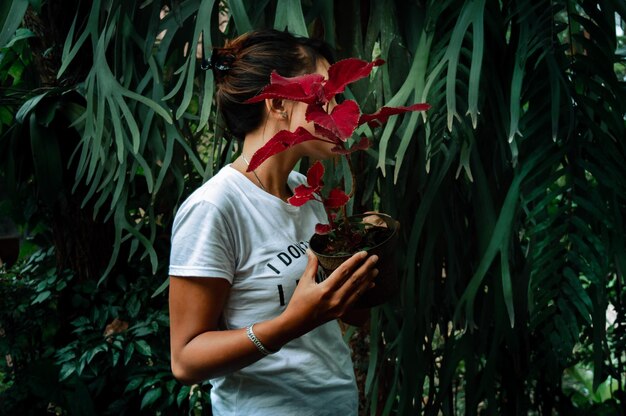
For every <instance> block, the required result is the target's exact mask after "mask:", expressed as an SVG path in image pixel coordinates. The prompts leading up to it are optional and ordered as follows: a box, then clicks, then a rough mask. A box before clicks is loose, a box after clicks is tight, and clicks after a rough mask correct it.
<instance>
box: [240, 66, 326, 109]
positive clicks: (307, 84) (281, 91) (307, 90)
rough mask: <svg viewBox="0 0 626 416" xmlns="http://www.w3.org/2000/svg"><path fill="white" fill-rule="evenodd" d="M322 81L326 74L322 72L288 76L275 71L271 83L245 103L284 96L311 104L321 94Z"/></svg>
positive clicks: (284, 97)
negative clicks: (321, 73)
mask: <svg viewBox="0 0 626 416" xmlns="http://www.w3.org/2000/svg"><path fill="white" fill-rule="evenodd" d="M322 81H324V76H323V75H320V74H306V75H299V76H297V77H289V78H287V77H283V76H281V75H279V74H278V73H277V72H276V71H273V72H272V75H271V76H270V84H269V85H266V86H265V88H263V90H261V92H260V93H259V94H257V95H255V96H254V97H252V98H250V99H248V100H246V101H245V103H258V102H259V101H263V100H265V99H268V98H283V99H287V100H294V101H302V102H304V103H309V104H311V103H314V102H316V101H317V100H316V98H317V97H318V96H320V95H321V90H322Z"/></svg>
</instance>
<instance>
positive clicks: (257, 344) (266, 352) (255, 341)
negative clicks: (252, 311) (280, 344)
mask: <svg viewBox="0 0 626 416" xmlns="http://www.w3.org/2000/svg"><path fill="white" fill-rule="evenodd" d="M253 326H254V324H252V325H250V326H248V327H247V328H246V334H247V335H248V338H249V339H250V341H252V343H253V344H254V346H255V347H256V348H257V350H259V351H260V352H261V353H262V354H263V355H270V354H275V353H277V352H278V351H270V350H268V349H267V348H265V345H263V343H262V342H261V341H259V339H258V338H257V337H256V335H254V331H252V327H253Z"/></svg>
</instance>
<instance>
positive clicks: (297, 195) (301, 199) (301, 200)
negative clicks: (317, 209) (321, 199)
mask: <svg viewBox="0 0 626 416" xmlns="http://www.w3.org/2000/svg"><path fill="white" fill-rule="evenodd" d="M316 191H317V189H314V188H311V187H308V186H306V185H298V186H297V187H296V189H294V190H293V196H290V197H289V198H288V199H287V202H288V203H289V204H291V205H293V206H295V207H300V206H302V205H304V204H306V203H307V202H309V201H310V200H312V199H315V192H316Z"/></svg>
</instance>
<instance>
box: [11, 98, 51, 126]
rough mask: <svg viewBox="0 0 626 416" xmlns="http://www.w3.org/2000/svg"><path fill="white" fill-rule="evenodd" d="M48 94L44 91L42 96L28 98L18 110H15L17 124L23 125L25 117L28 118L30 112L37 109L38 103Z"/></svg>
mask: <svg viewBox="0 0 626 416" xmlns="http://www.w3.org/2000/svg"><path fill="white" fill-rule="evenodd" d="M48 93H49V91H46V92H44V93H43V94H39V95H36V96H34V97H32V98H29V99H28V100H27V101H26V102H25V103H24V104H22V106H21V107H20V109H19V110H17V113H16V114H15V121H17V122H18V123H24V120H25V119H26V116H28V115H29V114H30V112H31V111H33V109H35V107H37V104H39V102H40V101H41V100H42V99H44V97H45V96H46V95H48Z"/></svg>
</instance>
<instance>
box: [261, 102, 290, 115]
mask: <svg viewBox="0 0 626 416" xmlns="http://www.w3.org/2000/svg"><path fill="white" fill-rule="evenodd" d="M265 107H266V109H267V113H268V114H269V116H270V117H275V118H278V119H281V120H286V119H287V118H288V117H289V114H288V113H287V109H286V108H285V102H284V101H283V100H282V99H281V98H268V99H266V100H265Z"/></svg>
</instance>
